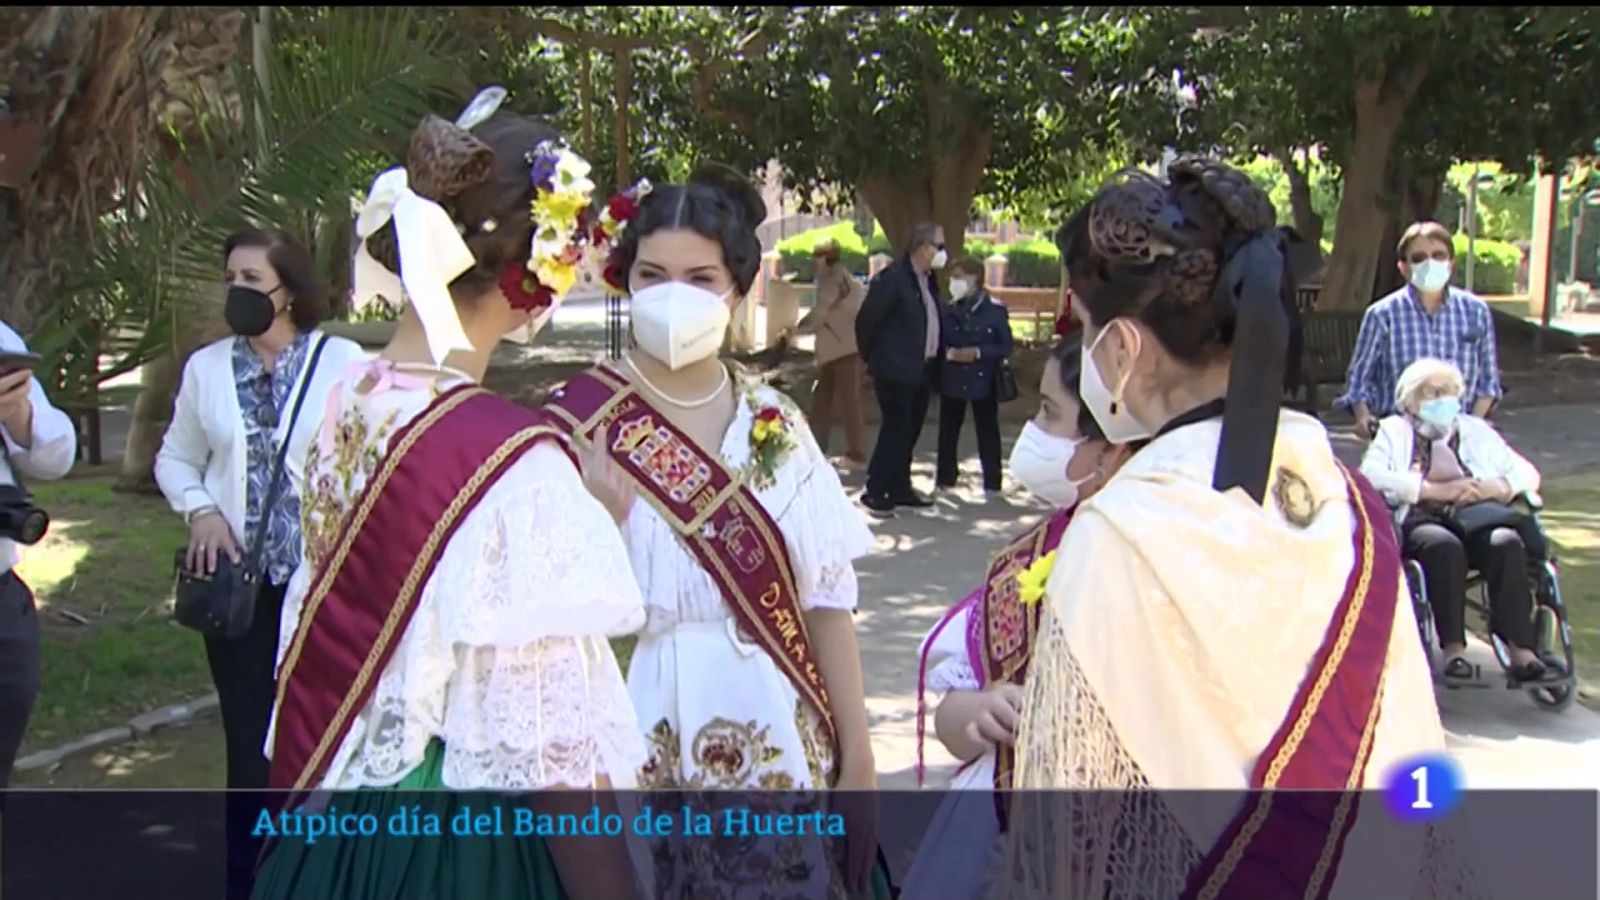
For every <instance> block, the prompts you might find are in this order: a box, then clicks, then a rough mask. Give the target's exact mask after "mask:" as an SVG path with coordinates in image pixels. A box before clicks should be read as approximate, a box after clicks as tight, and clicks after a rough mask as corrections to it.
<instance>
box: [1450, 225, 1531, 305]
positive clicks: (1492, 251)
mask: <svg viewBox="0 0 1600 900" xmlns="http://www.w3.org/2000/svg"><path fill="white" fill-rule="evenodd" d="M1473 250H1474V251H1475V255H1476V257H1477V259H1476V261H1475V262H1474V263H1473V269H1472V290H1473V292H1474V293H1477V294H1514V293H1516V291H1517V267H1518V266H1520V265H1521V263H1522V252H1521V251H1519V250H1518V249H1517V248H1516V247H1515V246H1513V245H1511V244H1508V243H1506V242H1505V241H1490V240H1484V239H1482V238H1479V239H1478V240H1477V241H1476V242H1475V243H1474V244H1473ZM1455 254H1456V261H1455V265H1453V266H1451V274H1450V283H1451V284H1453V285H1455V286H1456V287H1466V284H1467V236H1466V235H1464V234H1457V235H1456V236H1455Z"/></svg>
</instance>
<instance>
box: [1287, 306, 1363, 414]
mask: <svg viewBox="0 0 1600 900" xmlns="http://www.w3.org/2000/svg"><path fill="white" fill-rule="evenodd" d="M1365 316H1366V311H1365V310H1359V309H1355V310H1349V309H1341V310H1328V311H1325V312H1324V311H1319V310H1316V309H1311V310H1309V311H1306V312H1302V313H1301V315H1300V324H1301V328H1302V330H1303V335H1304V336H1303V341H1304V343H1303V345H1302V347H1301V353H1300V385H1299V387H1300V390H1301V393H1302V396H1303V397H1304V405H1305V409H1306V411H1308V412H1311V413H1316V412H1320V411H1321V410H1322V408H1323V407H1322V403H1321V396H1320V394H1321V388H1322V386H1323V385H1342V384H1344V381H1345V376H1346V375H1347V374H1348V373H1349V371H1350V358H1351V357H1352V356H1354V355H1355V352H1356V338H1357V337H1359V336H1360V335H1361V321H1362V319H1363V318H1365Z"/></svg>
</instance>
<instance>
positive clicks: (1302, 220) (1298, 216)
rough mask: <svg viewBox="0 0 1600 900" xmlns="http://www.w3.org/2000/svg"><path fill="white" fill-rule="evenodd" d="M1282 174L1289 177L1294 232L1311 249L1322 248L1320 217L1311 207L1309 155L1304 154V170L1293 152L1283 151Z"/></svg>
mask: <svg viewBox="0 0 1600 900" xmlns="http://www.w3.org/2000/svg"><path fill="white" fill-rule="evenodd" d="M1278 159H1279V161H1280V162H1281V163H1282V164H1283V171H1284V174H1285V175H1287V176H1288V177H1289V209H1290V212H1291V213H1292V214H1293V216H1294V230H1295V231H1298V232H1300V237H1302V238H1304V239H1305V241H1306V243H1308V244H1310V245H1311V246H1313V247H1321V246H1322V216H1320V215H1317V210H1316V208H1315V207H1313V206H1312V205H1311V179H1310V177H1309V176H1308V175H1307V170H1308V169H1309V168H1310V165H1311V160H1310V154H1309V153H1307V154H1306V161H1305V168H1302V167H1301V164H1300V162H1299V161H1298V160H1296V159H1295V153H1294V151H1293V150H1286V151H1283V152H1282V153H1281V154H1280V155H1279V157H1278Z"/></svg>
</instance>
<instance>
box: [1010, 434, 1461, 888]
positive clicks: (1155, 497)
mask: <svg viewBox="0 0 1600 900" xmlns="http://www.w3.org/2000/svg"><path fill="white" fill-rule="evenodd" d="M1218 431H1219V425H1218V423H1216V422H1214V421H1213V422H1205V423H1199V424H1196V425H1190V426H1186V427H1184V428H1180V429H1177V430H1175V431H1173V432H1171V433H1169V434H1167V435H1164V436H1162V437H1161V438H1159V439H1157V440H1156V441H1154V442H1152V443H1151V444H1150V445H1149V446H1148V447H1147V448H1145V449H1144V450H1143V451H1141V452H1140V453H1139V454H1138V455H1137V456H1135V457H1134V459H1133V460H1131V461H1130V462H1129V463H1128V465H1127V466H1125V467H1124V468H1123V470H1122V471H1120V472H1119V473H1118V474H1117V475H1116V476H1115V477H1114V478H1113V479H1112V480H1111V482H1110V483H1109V484H1108V485H1107V486H1106V487H1105V488H1104V489H1103V490H1102V491H1101V492H1100V493H1099V494H1097V495H1096V496H1095V497H1093V498H1091V499H1090V500H1088V501H1086V502H1085V503H1084V504H1083V506H1082V507H1081V508H1080V509H1079V511H1078V514H1077V516H1076V517H1075V519H1074V521H1073V524H1072V526H1071V527H1070V528H1069V529H1068V531H1067V534H1066V537H1065V538H1064V539H1063V541H1062V545H1061V549H1060V557H1059V559H1058V561H1057V563H1056V565H1055V567H1054V570H1053V572H1052V576H1051V579H1050V582H1049V584H1048V586H1047V596H1046V599H1045V601H1044V602H1046V603H1048V604H1049V606H1048V607H1047V609H1046V610H1045V615H1044V623H1043V625H1042V627H1041V635H1040V639H1039V644H1038V646H1037V647H1036V649H1035V651H1034V655H1033V661H1032V663H1031V665H1030V668H1029V675H1028V684H1027V686H1026V690H1027V700H1026V703H1025V706H1024V716H1023V721H1022V724H1021V727H1020V730H1019V733H1018V739H1017V773H1016V784H1017V786H1018V788H1020V789H1024V790H1040V789H1079V790H1085V789H1088V790H1095V791H1101V792H1103V793H1080V794H1075V795H1072V796H1071V797H1070V798H1068V797H1066V796H1064V795H1060V794H1057V795H1031V796H1030V795H1018V796H1017V797H1016V798H1015V804H1014V807H1013V809H1014V811H1013V814H1012V822H1011V828H1010V830H1009V839H1008V840H1007V841H1006V842H1005V844H1004V846H1002V847H1001V848H1000V851H999V852H1000V858H999V859H998V860H997V870H996V873H995V874H996V877H995V879H994V880H993V882H992V884H993V890H994V893H993V896H996V897H1002V896H1003V897H1040V898H1043V897H1052V898H1053V897H1089V896H1095V897H1104V896H1110V897H1176V896H1179V895H1181V894H1182V893H1183V890H1184V887H1185V884H1186V881H1187V878H1188V874H1189V872H1190V870H1191V869H1192V868H1193V867H1194V866H1195V865H1197V864H1198V863H1199V862H1200V860H1201V858H1202V857H1203V856H1204V855H1205V853H1206V852H1207V851H1208V850H1209V848H1210V847H1211V846H1212V845H1213V844H1214V843H1215V842H1216V840H1217V839H1218V837H1219V836H1220V835H1221V833H1222V831H1223V829H1224V828H1225V827H1226V825H1227V823H1228V822H1229V820H1230V819H1231V818H1232V817H1233V815H1234V814H1235V812H1236V811H1237V810H1238V808H1239V804H1240V802H1241V799H1242V798H1241V796H1240V795H1239V794H1237V793H1214V794H1209V795H1198V796H1197V795H1184V796H1182V797H1179V796H1175V795H1169V794H1159V793H1156V792H1155V791H1157V790H1174V789H1180V790H1181V789H1188V790H1214V791H1230V792H1231V791H1242V790H1244V789H1246V788H1247V787H1248V783H1249V776H1250V772H1251V769H1252V768H1253V766H1254V764H1255V762H1256V759H1257V757H1258V756H1259V755H1260V753H1261V751H1262V750H1263V749H1264V748H1265V747H1266V745H1267V744H1268V742H1269V741H1270V740H1271V739H1272V737H1273V735H1274V733H1275V732H1276V731H1277V729H1278V727H1279V724H1280V723H1281V722H1282V721H1283V720H1284V718H1285V716H1286V715H1287V712H1288V709H1289V706H1290V704H1291V703H1292V701H1293V698H1294V695H1295V693H1296V690H1297V689H1298V687H1299V685H1300V683H1301V681H1302V679H1303V678H1304V677H1305V674H1306V672H1307V670H1308V667H1309V665H1310V662H1311V660H1312V658H1313V656H1314V655H1315V653H1316V651H1317V649H1318V648H1319V646H1320V645H1321V643H1322V641H1323V639H1324V635H1325V633H1326V630H1327V628H1328V623H1329V621H1330V620H1331V617H1332V614H1333V611H1334V609H1335V607H1336V606H1337V605H1338V603H1339V600H1340V598H1341V596H1342V594H1343V591H1344V588H1345V583H1346V579H1347V577H1348V575H1349V572H1350V567H1351V566H1352V565H1353V564H1354V562H1355V552H1354V546H1353V541H1352V535H1353V533H1354V528H1355V516H1354V513H1353V511H1352V507H1351V505H1350V502H1349V500H1348V493H1347V488H1346V484H1345V481H1344V478H1343V476H1342V475H1341V474H1340V472H1339V470H1338V468H1337V466H1336V464H1335V461H1334V458H1333V454H1332V450H1331V448H1330V447H1329V445H1328V439H1327V433H1326V431H1325V430H1324V429H1323V428H1322V426H1321V424H1320V423H1318V422H1316V420H1314V419H1311V418H1309V417H1306V416H1302V415H1299V414H1294V413H1285V414H1284V416H1283V419H1282V422H1281V424H1280V426H1279V432H1278V443H1277V446H1276V448H1275V451H1274V468H1275V473H1274V475H1273V478H1272V482H1271V483H1270V484H1269V491H1268V499H1267V502H1266V504H1265V505H1264V506H1257V505H1256V504H1254V503H1252V502H1250V500H1249V498H1248V497H1246V496H1244V495H1243V494H1242V493H1241V492H1239V491H1232V492H1230V493H1228V494H1219V493H1217V492H1216V491H1214V490H1212V489H1211V487H1210V481H1211V472H1212V469H1213V466H1214V463H1215V459H1216V446H1217V438H1218ZM1375 524H1377V525H1379V527H1389V524H1390V523H1389V522H1388V521H1387V520H1384V521H1382V522H1379V523H1375ZM1402 589H1403V588H1402ZM1380 702H1381V707H1380V717H1379V721H1378V725H1377V728H1376V731H1375V733H1374V736H1373V742H1372V751H1371V757H1370V761H1369V763H1368V766H1367V770H1366V786H1367V787H1369V788H1376V787H1381V785H1382V783H1383V779H1384V777H1385V776H1386V775H1387V774H1388V771H1389V770H1390V769H1391V768H1392V767H1393V766H1394V764H1396V763H1397V762H1398V761H1400V760H1402V759H1405V758H1407V757H1409V756H1412V755H1415V754H1418V753H1423V752H1432V751H1438V750H1442V749H1443V747H1444V734H1443V729H1442V727H1441V725H1440V722H1439V714H1438V708H1437V705H1436V703H1435V701H1434V697H1433V689H1432V683H1431V679H1430V678H1429V674H1428V669H1427V663H1426V659H1425V657H1424V655H1423V652H1422V648H1421V645H1420V643H1419V641H1418V638H1417V629H1416V621H1415V616H1414V615H1413V613H1412V611H1411V607H1410V604H1409V602H1407V601H1406V600H1405V595H1404V594H1402V595H1401V600H1400V602H1399V603H1398V604H1397V607H1396V615H1395V623H1394V628H1393V631H1392V634H1391V638H1390V644H1389V654H1388V663H1387V674H1386V679H1385V688H1384V692H1383V696H1382V698H1381V701H1380ZM1341 786H1342V785H1329V786H1328V787H1341ZM1152 789H1153V790H1152ZM1376 799H1377V798H1376V797H1373V798H1371V799H1369V801H1368V802H1367V803H1366V804H1364V805H1362V806H1361V807H1360V810H1359V812H1358V815H1357V819H1356V824H1355V827H1354V828H1353V829H1352V831H1351V834H1350V837H1349V840H1348V842H1347V844H1346V846H1345V852H1344V857H1343V859H1344V860H1345V861H1347V862H1348V861H1350V860H1358V861H1359V862H1358V863H1357V864H1355V865H1343V866H1341V867H1340V868H1339V869H1338V872H1337V874H1336V875H1335V876H1334V879H1335V880H1334V896H1380V895H1381V896H1392V895H1394V894H1395V893H1396V890H1395V889H1396V887H1397V886H1399V885H1410V884H1417V886H1418V888H1419V889H1422V891H1423V895H1428V894H1430V893H1432V891H1433V890H1435V889H1437V890H1439V891H1442V892H1445V893H1448V894H1449V896H1452V897H1458V896H1465V895H1468V894H1470V890H1466V887H1467V884H1469V883H1470V882H1468V881H1466V880H1465V879H1464V878H1460V877H1459V876H1460V875H1462V874H1464V873H1459V872H1457V871H1456V870H1457V866H1456V860H1457V857H1456V855H1455V854H1452V853H1447V852H1446V849H1445V848H1444V846H1443V839H1442V838H1441V837H1440V836H1439V835H1437V834H1435V833H1434V832H1433V831H1431V830H1427V829H1419V828H1417V827H1415V826H1402V825H1399V824H1397V823H1394V822H1392V821H1390V820H1389V819H1388V816H1387V811H1386V810H1385V809H1384V808H1383V806H1382V804H1381V802H1372V801H1373V800H1376ZM1419 870H1420V871H1422V873H1423V875H1422V877H1421V878H1420V879H1419V875H1418V873H1419ZM1451 882H1457V883H1451ZM1463 892H1464V893H1463ZM1441 895H1442V894H1441Z"/></svg>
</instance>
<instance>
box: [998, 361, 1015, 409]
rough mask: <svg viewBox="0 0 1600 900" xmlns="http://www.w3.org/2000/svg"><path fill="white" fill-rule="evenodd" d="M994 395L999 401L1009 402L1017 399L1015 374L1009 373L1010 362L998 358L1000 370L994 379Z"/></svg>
mask: <svg viewBox="0 0 1600 900" xmlns="http://www.w3.org/2000/svg"><path fill="white" fill-rule="evenodd" d="M994 397H995V399H996V400H999V401H1000V402H1001V403H1010V402H1011V401H1013V400H1015V399H1017V397H1018V391H1017V376H1015V375H1013V374H1011V363H1009V362H1007V361H1006V360H1003V359H1002V360H1000V371H999V373H998V374H996V376H995V380H994Z"/></svg>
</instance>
